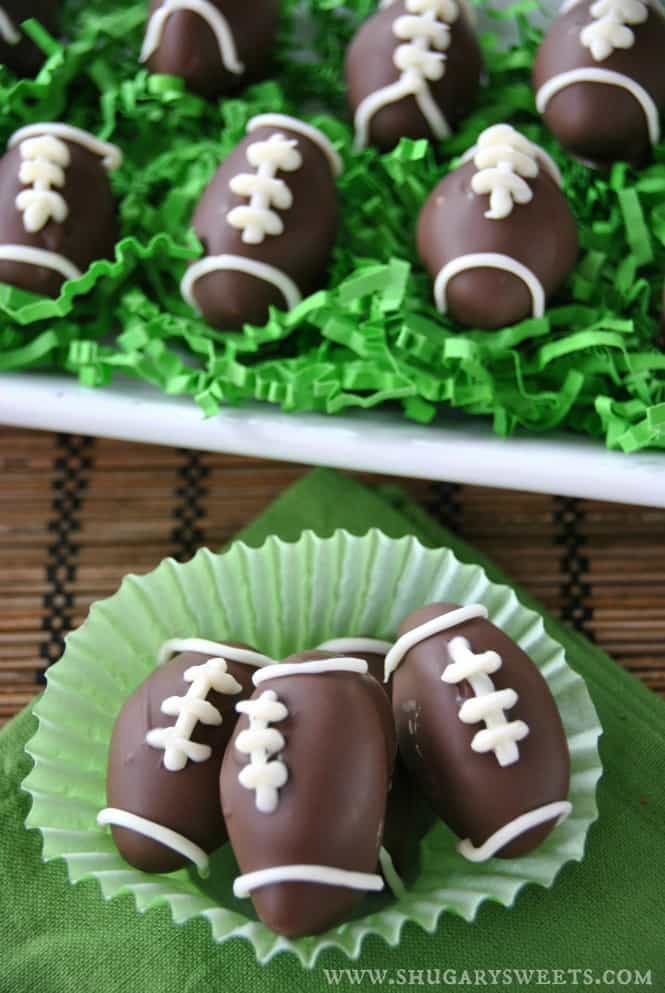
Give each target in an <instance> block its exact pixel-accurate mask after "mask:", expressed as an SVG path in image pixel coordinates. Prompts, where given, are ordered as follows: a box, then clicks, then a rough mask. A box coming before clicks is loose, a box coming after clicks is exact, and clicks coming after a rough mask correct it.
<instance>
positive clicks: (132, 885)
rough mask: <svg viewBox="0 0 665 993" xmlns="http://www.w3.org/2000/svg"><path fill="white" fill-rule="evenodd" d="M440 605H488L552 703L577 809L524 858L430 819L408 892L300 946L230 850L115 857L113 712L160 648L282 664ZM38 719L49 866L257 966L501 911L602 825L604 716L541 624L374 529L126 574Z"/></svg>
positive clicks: (426, 551)
mask: <svg viewBox="0 0 665 993" xmlns="http://www.w3.org/2000/svg"><path fill="white" fill-rule="evenodd" d="M437 600H448V601H453V602H458V603H469V602H475V601H480V602H482V603H484V604H485V605H486V606H487V608H488V610H489V616H490V619H491V620H492V621H493V622H494V623H495V624H497V625H498V626H499V627H501V628H502V629H503V630H504V631H506V633H507V634H508V635H510V637H512V638H513V639H514V640H515V641H517V642H518V644H519V645H520V646H521V647H522V648H523V649H524V651H526V652H527V654H528V655H529V656H530V657H531V658H532V659H533V661H534V663H535V664H536V665H537V666H538V667H539V668H540V670H541V672H542V673H543V675H544V676H545V678H546V679H547V681H548V684H549V686H550V689H551V691H552V693H553V694H554V697H555V699H556V701H557V704H558V706H559V709H560V712H561V716H562V719H563V723H564V727H565V731H566V735H567V738H568V745H569V749H570V756H571V763H572V778H571V788H570V797H569V798H570V800H571V803H572V805H573V811H572V814H571V816H570V817H569V818H568V820H566V821H565V822H564V823H563V824H561V825H559V826H558V827H557V828H556V829H555V830H554V831H553V832H552V834H551V835H550V836H549V837H548V838H547V840H546V841H545V843H544V844H543V845H542V846H541V847H540V848H538V849H537V850H536V851H535V852H533V853H532V854H530V855H528V856H526V857H524V858H519V859H513V860H510V861H507V860H501V859H492V860H490V861H488V862H485V863H480V864H472V863H469V862H466V861H465V860H464V859H463V858H462V856H460V855H459V854H457V852H456V850H455V845H456V841H457V839H456V838H455V837H454V836H453V834H452V833H451V832H450V831H449V830H448V829H447V828H446V827H445V825H443V824H442V823H440V822H439V823H437V824H436V826H434V827H433V828H431V830H429V832H428V833H427V834H426V836H425V837H424V839H423V840H422V842H421V844H420V853H419V854H420V862H419V870H418V872H417V876H416V877H415V878H414V879H412V880H411V879H410V880H409V881H408V884H407V888H406V891H405V893H404V894H403V895H402V896H400V897H399V898H394V897H391V896H390V895H380V896H372V897H368V898H367V899H366V900H365V901H364V903H363V904H362V906H361V908H360V911H359V915H358V916H357V917H355V918H354V919H353V920H350V921H348V922H347V923H345V924H342V925H340V926H339V927H336V928H333V929H332V930H330V931H328V932H326V933H325V934H322V935H318V936H315V937H308V938H301V939H298V940H294V941H291V940H288V939H286V938H283V937H280V936H278V935H275V934H274V933H272V932H271V931H269V930H268V928H266V927H265V926H264V925H263V924H261V923H260V922H259V921H258V920H257V919H256V917H255V915H254V914H253V910H252V908H251V905H250V904H249V901H239V900H236V899H235V898H234V897H233V895H232V882H233V878H234V876H235V875H236V874H237V872H238V870H237V866H236V863H235V860H234V858H233V855H232V852H231V850H230V846H229V845H225V846H223V848H222V849H220V850H219V851H218V852H217V853H216V854H215V855H214V856H213V858H212V860H211V869H212V873H211V877H210V878H209V879H208V880H201V879H199V878H198V877H197V876H196V874H195V872H193V871H192V870H189V869H183V870H180V871H179V872H176V873H173V874H171V875H157V876H153V875H147V874H145V873H143V872H140V871H139V870H137V869H134V868H132V867H130V866H129V865H128V864H127V863H125V862H124V861H123V859H122V858H121V857H120V855H119V854H118V852H117V850H116V848H115V845H114V844H113V841H112V838H111V835H110V833H109V832H108V830H107V829H103V828H100V827H99V826H98V825H97V823H96V815H97V813H98V811H99V810H100V809H101V808H102V807H104V806H105V805H106V792H105V789H106V763H107V754H108V748H109V742H110V738H111V732H112V728H113V724H114V720H115V717H116V715H117V713H118V712H119V710H120V709H121V707H122V705H123V704H124V702H125V700H126V699H127V697H128V696H129V695H130V694H131V693H132V691H133V690H134V689H135V687H136V686H137V685H138V684H139V683H140V682H142V681H143V679H145V677H146V676H147V675H148V673H150V672H151V671H152V670H153V669H154V668H155V665H156V661H155V660H156V655H157V651H158V649H159V647H160V645H161V644H162V643H163V642H164V641H166V640H167V639H169V638H174V637H202V638H210V639H217V640H219V639H225V638H226V639H231V638H233V639H234V640H238V641H245V642H247V643H249V644H252V645H255V646H256V647H257V648H258V649H259V650H260V651H262V652H264V653H265V654H267V655H269V656H271V657H274V658H284V657H285V656H286V655H288V654H290V653H292V652H294V651H296V650H298V649H302V648H306V647H312V646H315V645H317V644H319V643H320V642H322V641H325V640H327V639H329V638H333V637H342V636H345V635H349V634H357V633H362V634H368V635H374V636H376V637H379V638H383V639H387V640H390V639H392V638H394V636H395V632H396V630H397V627H398V625H399V622H400V621H401V620H402V618H403V617H405V616H406V614H408V613H409V612H410V611H411V610H413V609H415V608H416V607H419V606H422V605H423V604H425V603H429V602H432V601H437ZM35 714H36V716H37V717H38V720H39V728H38V731H37V732H36V734H35V735H34V737H33V738H32V739H31V740H30V742H29V743H28V745H27V751H28V752H29V754H30V755H31V756H32V758H33V760H34V767H33V769H32V770H31V772H30V773H29V774H28V776H27V777H26V779H25V780H24V783H23V787H24V789H26V790H27V791H28V792H29V793H30V795H31V796H32V808H31V811H30V814H29V815H28V819H27V822H26V824H27V827H29V828H36V829H38V830H39V831H40V832H41V835H42V839H43V858H44V860H45V861H49V860H51V859H55V858H63V859H64V860H65V862H66V864H67V870H68V873H69V878H70V880H71V882H72V883H75V882H77V881H79V880H81V879H90V878H94V879H97V880H98V882H99V884H100V888H101V891H102V894H103V896H104V897H105V898H106V899H110V898H112V897H115V896H117V895H119V894H124V893H131V894H132V895H133V897H134V899H135V901H136V907H137V910H138V911H139V912H140V913H143V912H144V911H146V910H148V909H149V908H150V907H153V906H155V905H157V904H163V903H165V904H167V905H168V906H169V908H170V910H171V913H172V916H173V920H174V922H175V923H176V924H180V923H183V922H184V921H188V920H190V919H191V918H194V917H204V918H206V919H207V920H208V921H209V923H210V928H211V935H212V938H213V940H214V941H216V942H224V941H227V940H229V939H230V938H244V939H245V940H247V941H249V942H250V943H251V944H252V946H253V948H254V950H255V953H256V958H257V960H258V961H259V962H261V963H265V962H268V961H269V960H270V959H271V958H272V957H273V956H274V955H276V954H278V953H279V952H289V953H291V954H293V955H295V956H296V957H297V958H298V960H299V961H300V962H301V964H302V965H303V966H305V967H307V968H311V967H312V966H313V965H314V963H315V961H316V959H317V957H318V955H319V954H320V953H321V952H322V951H323V950H324V949H325V948H331V947H332V948H338V949H340V950H341V951H343V952H344V953H345V954H346V955H348V957H349V958H352V959H353V958H356V957H357V956H358V955H359V954H360V951H361V946H362V943H363V941H364V939H365V937H366V936H368V935H370V934H375V935H378V936H380V937H382V938H383V939H384V940H385V941H386V942H387V944H389V945H396V944H397V943H398V942H399V939H400V933H401V930H402V927H403V926H404V924H405V923H406V922H407V921H412V922H414V923H416V924H418V925H420V926H421V927H422V928H424V929H425V930H426V931H429V932H432V931H434V930H435V928H436V926H437V923H438V921H439V918H440V917H441V915H442V914H443V912H444V911H449V912H451V913H454V914H457V915H459V916H461V917H463V918H465V919H466V920H467V921H472V920H473V918H474V917H475V915H476V912H477V910H478V907H479V906H480V904H481V903H482V902H483V901H484V900H494V901H497V902H498V903H501V904H503V905H505V906H510V905H511V904H512V903H513V901H514V900H515V898H516V896H517V894H518V892H519V891H520V889H522V887H524V886H526V885H527V884H528V883H539V884H540V885H542V886H549V885H551V883H552V882H553V880H554V878H555V876H556V875H557V873H558V872H559V870H560V869H561V867H562V866H563V865H564V864H565V863H566V862H569V861H571V860H577V861H579V860H581V859H582V857H583V853H584V845H585V839H586V835H587V831H588V828H589V826H590V824H591V823H592V822H593V821H594V820H595V819H596V817H597V808H596V800H595V791H596V784H597V782H598V779H599V778H600V776H601V772H602V767H601V763H600V758H599V754H598V747H597V740H598V737H599V735H600V733H601V729H600V726H599V723H598V717H597V715H596V711H595V709H594V707H593V704H592V702H591V699H590V697H589V694H588V691H587V689H586V686H585V683H584V681H583V680H582V679H581V677H580V676H578V675H577V674H576V673H575V672H574V671H573V670H572V669H571V668H570V667H569V666H568V664H567V663H566V659H565V655H564V650H563V648H562V647H561V646H560V645H559V644H558V643H557V642H555V641H554V640H553V639H552V638H550V636H549V635H548V634H547V633H546V631H545V629H544V626H543V622H542V619H541V617H540V616H539V615H538V614H536V613H535V612H534V611H532V610H529V609H527V608H526V607H523V606H522V605H521V604H520V603H519V601H518V600H517V597H516V596H515V593H514V592H513V591H512V590H511V589H509V588H508V587H507V586H500V585H497V584H495V583H492V582H490V580H489V579H488V578H487V576H486V574H485V572H484V571H483V569H481V568H480V566H477V565H463V564H462V563H460V562H459V561H458V560H457V559H456V558H455V556H454V554H453V553H452V552H451V551H450V550H449V549H445V548H444V549H430V548H425V547H424V546H423V545H421V544H420V543H419V542H418V541H417V540H416V539H415V538H411V537H405V538H401V539H398V540H396V539H392V538H388V537H386V536H385V535H384V534H382V533H381V532H379V531H376V530H373V531H370V532H368V534H367V535H365V536H364V537H356V536H353V535H350V534H349V533H348V532H346V531H336V532H335V534H334V535H333V536H332V537H330V538H326V539H321V538H319V537H317V536H316V535H315V534H313V533H312V532H305V533H304V534H303V535H302V536H301V538H300V539H299V540H298V541H296V542H294V543H286V542H283V541H281V540H280V539H278V538H275V537H271V538H269V539H268V540H267V541H266V543H265V544H264V545H263V546H262V547H261V548H258V549H253V548H249V547H248V546H246V545H244V544H242V543H240V542H238V543H236V544H234V545H232V546H231V548H230V549H229V550H228V551H227V552H225V553H223V554H221V555H214V554H212V553H211V552H209V551H207V550H205V549H204V550H202V551H200V552H199V553H198V554H197V555H196V556H195V557H194V558H193V559H192V560H191V561H190V562H188V563H186V564H185V565H181V564H178V563H176V562H174V561H173V560H172V559H167V560H165V561H164V562H162V563H161V565H160V566H159V567H158V568H157V569H155V570H154V571H153V572H151V573H148V574H147V575H146V576H133V575H130V576H128V577H127V578H126V579H125V580H124V581H123V583H122V585H121V587H120V589H119V591H118V592H117V593H116V594H115V595H114V596H112V597H110V598H109V599H107V600H103V601H100V602H98V603H96V604H94V605H93V607H92V608H91V611H90V615H89V617H88V619H87V620H86V622H85V623H84V624H83V625H82V627H81V628H79V629H78V630H77V631H75V632H74V633H73V634H71V635H70V636H69V638H68V639H67V646H66V650H65V654H64V656H63V658H62V660H61V661H60V662H58V663H57V664H56V665H54V666H53V667H52V668H51V669H50V670H49V672H48V686H47V689H46V691H45V692H44V694H43V696H42V698H41V699H40V700H39V701H38V703H37V705H36V708H35Z"/></svg>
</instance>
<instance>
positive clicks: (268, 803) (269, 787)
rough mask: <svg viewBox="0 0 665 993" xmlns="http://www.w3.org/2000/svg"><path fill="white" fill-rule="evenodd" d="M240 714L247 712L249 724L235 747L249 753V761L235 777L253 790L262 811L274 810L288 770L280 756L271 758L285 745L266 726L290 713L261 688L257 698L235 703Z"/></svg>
mask: <svg viewBox="0 0 665 993" xmlns="http://www.w3.org/2000/svg"><path fill="white" fill-rule="evenodd" d="M236 710H237V711H238V713H239V714H247V716H248V717H249V727H248V728H247V729H246V730H245V731H241V732H240V734H239V735H238V737H237V738H236V748H237V749H238V751H239V752H242V753H243V754H244V755H249V762H248V764H247V765H246V766H245V767H244V768H243V769H241V771H240V774H239V776H238V779H239V781H240V784H241V786H244V787H245V789H247V790H255V791H256V808H257V810H260V811H261V813H263V814H272V813H273V812H274V811H275V810H276V809H277V803H278V801H279V790H280V789H281V787H282V786H284V784H285V783H286V781H287V779H288V778H289V773H288V769H287V768H286V766H285V765H284V763H283V762H280V760H279V759H275V758H271V756H273V755H276V754H277V753H278V752H281V751H282V749H283V748H284V745H285V741H284V735H282V734H280V732H279V731H278V730H277V729H276V728H271V727H269V725H270V724H274V723H275V722H276V721H283V720H285V718H287V717H288V716H289V712H288V710H287V709H286V707H285V705H284V704H283V703H281V701H280V700H279V698H278V696H277V694H276V693H275V691H274V690H264V692H263V693H262V694H261V696H260V697H259V698H258V699H257V700H242V701H241V702H240V703H238V704H236Z"/></svg>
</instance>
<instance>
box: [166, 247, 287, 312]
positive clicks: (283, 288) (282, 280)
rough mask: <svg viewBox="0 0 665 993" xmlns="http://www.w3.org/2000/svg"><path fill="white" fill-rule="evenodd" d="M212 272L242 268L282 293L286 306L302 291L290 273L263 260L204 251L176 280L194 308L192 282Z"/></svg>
mask: <svg viewBox="0 0 665 993" xmlns="http://www.w3.org/2000/svg"><path fill="white" fill-rule="evenodd" d="M213 272H242V273H244V274H245V275H246V276H253V277H254V278H255V279H260V280H261V281H262V282H264V283H270V284H271V285H272V286H275V287H276V288H277V289H278V290H279V292H280V293H281V294H282V296H283V297H284V303H285V304H286V308H287V310H293V308H294V307H297V305H298V304H299V303H300V301H301V300H302V294H301V292H300V290H299V289H298V287H297V285H296V284H295V283H294V281H293V280H292V279H291V277H290V276H287V274H286V273H285V272H283V271H282V270H281V269H277V268H276V267H275V266H272V265H268V263H267V262H258V261H257V260H256V259H246V258H245V257H244V256H242V255H208V256H206V257H205V258H203V259H199V261H198V262H195V263H194V265H191V266H190V267H189V269H188V270H187V272H186V273H185V275H184V276H183V279H182V283H181V284H180V292H181V293H182V296H183V299H184V300H185V302H186V303H188V304H189V305H190V307H193V308H194V309H195V310H198V309H199V308H198V304H197V303H196V300H195V298H194V286H195V284H196V283H197V282H198V280H199V279H203V277H204V276H209V275H210V273H213Z"/></svg>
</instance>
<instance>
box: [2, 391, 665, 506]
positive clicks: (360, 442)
mask: <svg viewBox="0 0 665 993" xmlns="http://www.w3.org/2000/svg"><path fill="white" fill-rule="evenodd" d="M2 424H5V425H14V426H17V427H25V428H41V429H44V430H49V431H63V432H72V433H76V434H86V435H99V436H100V437H105V438H120V439H125V440H127V441H141V442H149V443H152V444H159V445H175V446H178V447H183V448H194V449H200V450H202V451H210V452H228V453H231V454H235V455H249V456H257V457H261V458H268V459H281V460H285V461H289V462H302V463H305V464H308V465H327V466H333V467H335V468H340V469H360V470H365V471H370V472H378V473H386V474H388V475H395V476H407V477H411V478H416V479H431V480H446V481H448V482H456V483H470V484H474V485H479V486H497V487H502V488H505V489H517V490H528V491H531V492H535V493H556V494H559V495H561V496H572V497H589V498H593V499H599V500H610V501H616V502H620V503H631V504H641V505H643V506H647V507H649V506H650V507H665V452H660V451H652V452H641V453H638V454H635V455H624V454H623V453H621V452H609V451H607V449H605V448H604V446H603V445H602V443H601V442H596V441H593V440H591V439H587V438H582V437H577V436H575V435H564V434H548V435H546V436H542V437H538V436H534V435H529V436H526V435H522V436H517V437H515V438H508V439H504V438H498V437H497V436H496V435H494V434H492V431H491V428H490V426H489V425H488V424H487V423H486V422H485V421H484V420H481V419H476V418H468V417H462V416H455V415H451V416H450V417H447V418H445V419H443V420H441V421H437V423H436V424H430V425H427V426H422V425H418V424H412V423H409V422H407V421H404V420H403V419H402V418H401V417H399V416H398V415H397V414H391V413H390V412H386V411H374V412H366V411H357V412H354V413H351V414H346V415H343V416H337V417H325V416H323V415H315V414H308V415H294V414H284V413H282V412H281V411H279V410H276V409H274V408H272V407H270V406H268V405H259V404H254V405H252V406H245V407H242V408H239V409H227V410H223V411H222V412H221V413H220V414H219V415H218V416H216V417H211V418H208V419H206V418H204V417H203V415H202V413H201V411H200V410H199V408H198V407H197V406H196V405H195V404H194V403H193V402H192V401H191V400H190V399H189V398H187V397H166V396H164V395H162V394H161V393H158V392H157V390H155V389H152V388H151V387H150V386H147V385H145V384H139V383H135V382H132V381H125V382H121V381H118V382H117V383H115V384H114V385H113V386H112V387H107V388H105V389H103V390H90V389H87V388H85V387H82V386H80V385H79V384H78V383H77V382H76V380H75V379H74V378H70V377H66V376H56V375H45V374H41V373H8V374H3V375H0V425H2ZM1 450H2V440H1V431H0V453H1Z"/></svg>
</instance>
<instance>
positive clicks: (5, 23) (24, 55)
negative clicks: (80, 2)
mask: <svg viewBox="0 0 665 993" xmlns="http://www.w3.org/2000/svg"><path fill="white" fill-rule="evenodd" d="M57 9H58V4H57V2H56V0H3V3H2V4H0V64H2V65H5V66H8V68H9V69H11V70H12V72H15V73H16V74H17V75H18V76H34V75H36V73H37V72H38V71H39V69H40V68H41V66H42V63H43V62H44V59H45V55H44V53H43V52H42V51H41V49H39V48H38V47H37V45H35V43H34V41H32V40H31V39H30V38H29V37H28V36H27V35H26V34H25V33H24V32H23V30H22V28H21V23H22V22H23V21H27V20H30V19H32V18H34V19H35V20H37V21H39V22H40V23H41V24H43V26H44V27H45V28H47V29H48V30H49V31H50V32H53V31H54V30H55V15H56V11H57Z"/></svg>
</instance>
